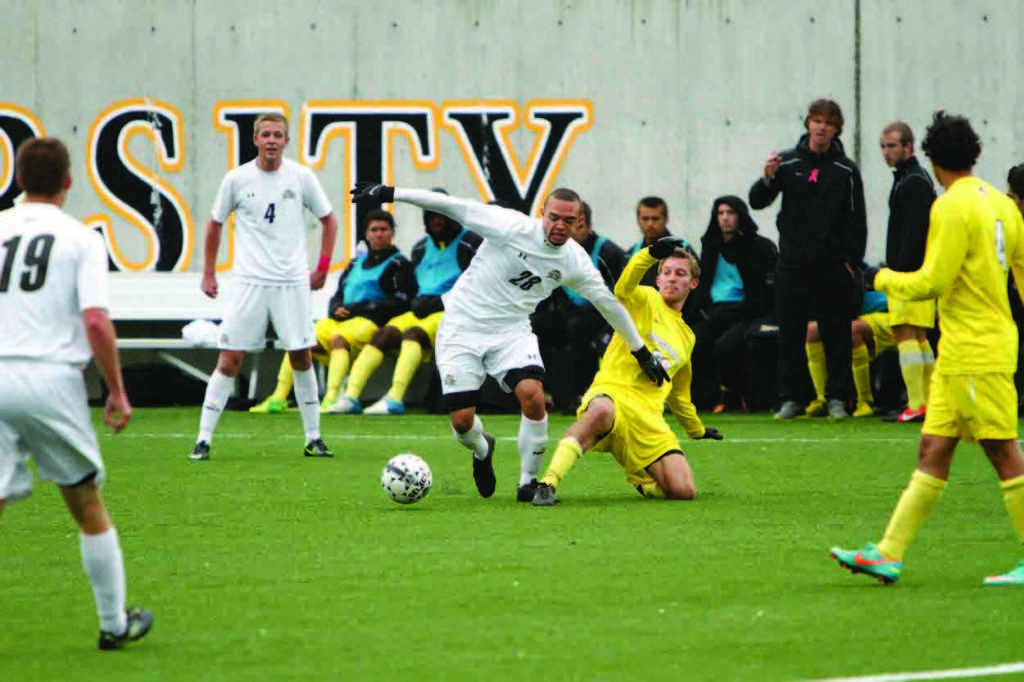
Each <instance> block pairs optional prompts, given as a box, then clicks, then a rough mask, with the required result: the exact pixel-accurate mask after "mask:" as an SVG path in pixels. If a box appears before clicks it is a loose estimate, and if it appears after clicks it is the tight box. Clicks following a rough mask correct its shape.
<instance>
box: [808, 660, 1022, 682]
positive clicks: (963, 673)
mask: <svg viewBox="0 0 1024 682" xmlns="http://www.w3.org/2000/svg"><path fill="white" fill-rule="evenodd" d="M1019 672H1024V661H1021V662H1018V663H1003V664H1001V665H990V666H987V667H984V668H953V669H951V670H927V671H925V672H919V673H884V674H881V675H862V676H860V677H829V678H828V679H822V680H809V681H808V682H905V681H907V680H953V679H957V678H963V677H992V676H994V675H1009V674H1010V673H1019Z"/></svg>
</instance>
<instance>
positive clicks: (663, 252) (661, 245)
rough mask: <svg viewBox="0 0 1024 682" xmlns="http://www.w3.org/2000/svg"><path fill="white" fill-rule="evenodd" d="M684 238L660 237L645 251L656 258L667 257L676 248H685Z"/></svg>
mask: <svg viewBox="0 0 1024 682" xmlns="http://www.w3.org/2000/svg"><path fill="white" fill-rule="evenodd" d="M685 248H686V240H685V239H682V238H680V237H662V238H661V239H659V240H658V241H656V242H654V243H653V244H651V245H650V246H648V247H647V253H649V254H651V255H652V256H654V257H655V258H657V259H658V260H662V259H664V258H668V257H669V256H671V255H672V253H673V252H674V251H675V250H676V249H685Z"/></svg>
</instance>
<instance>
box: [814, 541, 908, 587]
mask: <svg viewBox="0 0 1024 682" xmlns="http://www.w3.org/2000/svg"><path fill="white" fill-rule="evenodd" d="M829 554H830V555H831V556H832V558H833V559H835V560H836V561H838V562H839V565H840V566H842V567H843V568H845V569H846V570H848V571H850V572H851V573H854V574H856V573H863V574H864V575H867V576H871V577H872V578H874V579H875V580H878V581H880V582H882V583H884V584H885V585H892V584H893V583H894V582H896V581H897V580H899V579H900V573H901V572H902V571H903V562H902V561H893V560H892V559H886V558H885V557H884V556H882V553H881V552H879V551H878V547H876V546H875V544H874V543H873V542H869V543H868V544H866V545H864V549H839V548H838V547H833V548H832V550H831V551H830V552H829Z"/></svg>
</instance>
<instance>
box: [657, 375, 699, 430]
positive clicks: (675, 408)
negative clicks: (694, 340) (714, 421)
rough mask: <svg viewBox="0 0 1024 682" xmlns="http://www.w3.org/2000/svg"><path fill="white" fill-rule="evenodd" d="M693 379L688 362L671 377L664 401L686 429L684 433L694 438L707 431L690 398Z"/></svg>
mask: <svg viewBox="0 0 1024 682" xmlns="http://www.w3.org/2000/svg"><path fill="white" fill-rule="evenodd" d="M692 380H693V369H692V367H691V365H690V363H689V362H687V363H686V364H685V365H683V366H682V368H681V369H680V370H679V371H678V372H676V373H675V376H673V377H672V390H671V391H669V394H668V397H667V398H666V399H665V402H666V403H668V407H669V409H670V410H672V414H674V415H675V417H676V421H677V422H679V425H680V426H681V427H683V431H686V435H687V436H689V437H690V438H692V439H694V440H696V439H699V438H703V437H704V436H705V434H706V432H707V429H705V428H704V423H703V422H702V421H701V420H700V417H698V416H697V408H696V406H694V404H693V401H692V399H691V398H690V382H691V381H692Z"/></svg>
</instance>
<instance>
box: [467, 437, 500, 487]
mask: <svg viewBox="0 0 1024 682" xmlns="http://www.w3.org/2000/svg"><path fill="white" fill-rule="evenodd" d="M484 440H486V441H487V456H486V457H484V458H483V459H477V456H476V455H475V454H474V455H473V482H474V483H476V491H477V492H478V493H480V497H490V496H491V495H493V494H494V488H495V486H496V485H497V484H498V481H497V479H495V477H494V461H493V458H494V436H492V435H491V434H489V433H485V434H484Z"/></svg>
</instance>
